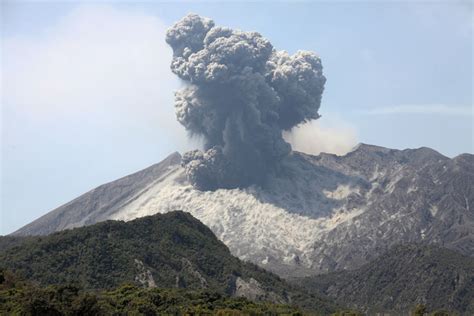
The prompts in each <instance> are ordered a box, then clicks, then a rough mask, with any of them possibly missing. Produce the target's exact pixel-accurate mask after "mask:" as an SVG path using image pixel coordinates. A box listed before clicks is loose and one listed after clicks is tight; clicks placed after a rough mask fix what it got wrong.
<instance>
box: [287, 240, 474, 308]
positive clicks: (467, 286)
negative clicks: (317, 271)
mask: <svg viewBox="0 0 474 316" xmlns="http://www.w3.org/2000/svg"><path fill="white" fill-rule="evenodd" d="M295 282H296V283H297V284H299V285H303V286H305V287H306V288H308V290H311V291H319V292H320V293H321V294H325V295H328V296H329V297H332V298H334V299H335V300H337V301H339V302H344V303H345V304H350V305H352V306H353V307H356V308H360V309H362V310H366V311H370V312H372V313H374V312H382V311H385V312H387V311H394V312H395V313H396V314H399V313H401V312H407V311H409V310H410V309H411V308H412V307H413V306H415V305H416V304H420V303H421V304H426V305H427V306H428V307H429V308H430V309H431V310H433V309H435V310H438V309H445V310H449V311H454V312H458V313H462V314H464V315H473V314H474V259H473V258H471V257H467V256H463V255H461V254H459V253H457V252H455V251H452V250H448V249H445V248H439V247H435V246H423V245H417V244H412V245H401V246H395V247H394V248H393V249H391V250H390V251H388V252H386V253H384V254H383V255H381V256H380V257H378V258H377V259H375V260H374V261H372V262H370V263H368V264H365V265H363V266H362V267H360V268H359V269H356V270H352V271H347V270H346V271H340V272H334V273H330V274H327V275H320V276H312V277H306V278H303V279H297V280H295Z"/></svg>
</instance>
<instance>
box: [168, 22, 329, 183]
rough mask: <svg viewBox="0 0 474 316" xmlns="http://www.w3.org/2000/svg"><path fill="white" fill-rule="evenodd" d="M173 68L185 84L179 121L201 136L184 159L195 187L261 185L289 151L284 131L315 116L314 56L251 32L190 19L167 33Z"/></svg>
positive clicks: (318, 76)
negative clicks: (279, 47) (289, 50)
mask: <svg viewBox="0 0 474 316" xmlns="http://www.w3.org/2000/svg"><path fill="white" fill-rule="evenodd" d="M166 41H167V43H168V44H169V45H170V46H171V47H172V48H173V61H172V63H171V70H172V71H173V73H175V74H176V75H177V76H178V77H179V78H181V79H182V80H184V81H185V82H187V83H188V85H187V87H186V88H184V89H182V90H180V91H178V92H177V93H176V102H175V107H176V115H177V118H178V121H179V122H180V123H181V124H182V125H183V126H184V127H185V128H186V129H187V130H188V131H189V132H190V133H191V134H192V135H200V136H203V137H204V139H205V152H201V151H198V150H196V151H191V152H188V153H186V154H185V155H184V157H183V166H184V167H185V170H186V174H187V176H188V178H189V179H190V181H191V183H192V184H193V185H194V186H195V187H196V188H198V189H200V190H215V189H217V188H236V187H246V186H249V185H251V184H262V183H263V181H264V180H265V177H266V175H268V174H269V173H271V172H272V171H274V170H276V168H278V165H279V163H280V161H281V160H282V159H283V158H284V157H286V156H287V155H288V154H289V153H290V151H291V147H290V145H289V144H288V143H286V142H285V141H284V140H283V138H282V131H283V130H289V129H291V128H292V127H294V126H296V125H298V124H300V123H303V122H306V121H308V120H312V119H317V118H319V114H318V110H319V107H320V104H321V95H322V93H323V90H324V83H325V82H326V78H325V77H324V76H323V73H322V65H321V60H320V58H319V57H318V56H317V55H316V54H314V53H312V52H307V51H298V52H297V53H296V54H294V55H289V54H288V53H287V52H285V51H276V50H275V49H274V48H273V46H272V44H271V43H270V42H269V41H268V40H267V39H265V38H264V37H262V36H261V35H260V34H259V33H256V32H242V31H239V30H232V29H229V28H223V27H217V26H215V25H214V22H213V21H212V20H210V19H208V18H203V17H200V16H198V15H196V14H189V15H188V16H186V17H184V18H183V19H181V20H180V21H179V22H177V23H176V24H175V25H174V26H173V27H171V28H170V29H169V30H168V32H167V34H166Z"/></svg>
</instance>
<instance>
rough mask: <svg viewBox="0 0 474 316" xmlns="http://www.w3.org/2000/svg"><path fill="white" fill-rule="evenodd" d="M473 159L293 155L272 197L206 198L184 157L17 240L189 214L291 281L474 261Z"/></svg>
mask: <svg viewBox="0 0 474 316" xmlns="http://www.w3.org/2000/svg"><path fill="white" fill-rule="evenodd" d="M473 157H474V156H473V155H471V154H463V155H459V156H457V157H455V158H452V159H451V158H448V157H445V156H443V155H441V154H439V153H438V152H436V151H434V150H432V149H429V148H425V147H422V148H419V149H408V150H395V149H389V148H384V147H380V146H373V145H367V144H360V145H359V146H357V148H355V149H354V150H353V151H351V152H349V153H348V154H346V155H344V156H337V155H333V154H324V153H323V154H320V155H318V156H312V155H307V154H303V153H298V152H293V153H292V154H291V155H290V157H288V158H287V159H286V160H285V161H284V162H283V163H282V168H281V169H280V170H279V172H278V173H275V174H272V175H269V177H268V181H267V183H265V184H264V186H262V187H255V186H251V187H249V188H246V189H233V190H223V189H220V190H216V191H213V192H212V191H211V192H209V191H208V192H200V191H197V190H195V189H194V188H192V186H190V184H189V183H188V182H187V179H186V177H185V175H184V172H183V170H182V168H181V166H180V164H179V161H180V159H179V158H180V157H179V154H177V153H175V154H173V155H171V156H170V157H168V158H167V159H165V160H164V161H163V162H162V163H160V164H156V165H154V166H152V167H153V168H154V169H150V170H151V171H150V170H149V169H145V170H142V171H141V172H144V173H146V170H149V171H148V172H149V173H150V174H149V176H148V177H145V179H146V180H143V176H144V175H142V176H141V177H140V176H138V175H139V173H135V174H132V175H130V176H129V177H130V178H122V179H128V180H129V181H125V182H123V180H122V182H119V183H117V182H110V183H108V184H106V185H104V186H105V187H106V188H105V189H104V190H105V191H106V192H108V194H105V195H104V196H102V200H94V198H92V196H91V194H90V192H89V193H86V194H85V195H82V196H81V197H79V198H78V199H76V200H74V201H76V203H77V204H76V207H71V205H68V204H66V205H64V206H62V207H59V208H57V209H56V210H54V211H53V212H55V213H53V214H51V213H49V214H51V215H50V216H51V217H52V219H50V220H49V221H46V222H45V221H44V220H42V221H36V222H32V223H31V224H29V225H27V226H25V227H24V228H21V229H20V230H18V231H16V232H15V233H14V234H13V235H28V234H45V233H50V232H52V231H55V230H60V229H65V228H70V227H75V226H81V225H87V224H91V223H94V222H97V221H100V220H105V219H121V220H131V219H133V218H136V217H141V216H146V215H151V214H155V213H166V212H168V211H171V210H173V209H184V210H186V211H189V212H190V213H191V214H193V216H195V217H197V218H198V219H200V220H201V221H202V222H204V223H205V224H206V225H207V226H208V227H210V228H211V230H212V231H213V232H214V233H215V234H216V235H217V236H218V238H219V239H220V240H222V241H223V242H224V243H225V244H226V245H227V246H228V247H229V248H230V249H231V252H232V253H233V254H234V255H237V256H238V257H239V258H241V259H243V260H249V261H252V262H254V263H256V264H258V265H261V266H262V267H264V268H266V269H270V270H271V271H274V272H277V273H278V274H279V275H281V276H298V275H310V274H318V273H324V272H329V271H333V270H340V269H354V268H357V267H359V266H361V265H363V264H364V263H366V262H368V261H370V260H372V259H374V258H376V257H377V256H378V255H380V254H381V253H383V251H385V250H388V249H389V248H390V247H391V246H393V245H395V244H398V243H402V242H415V241H421V242H424V243H435V244H439V245H441V246H444V247H447V248H451V249H455V250H458V251H460V252H461V253H464V254H467V255H471V256H472V255H474V214H473V213H472V211H471V209H470V206H469V205H474V168H473V164H472V162H473V161H474V158H473ZM152 167H150V168H152ZM153 170H155V172H154V173H153V172H152V171H153ZM140 181H142V182H140ZM145 182H146V183H145ZM136 183H139V184H140V185H137V184H136ZM107 187H110V188H107ZM99 188H100V187H99ZM114 192H119V196H120V198H115V196H114V194H112V193H114ZM120 194H121V195H120ZM77 200H79V201H82V203H83V204H81V203H78V201H77ZM81 205H83V206H84V207H82V208H80V206H81ZM78 208H79V209H78ZM87 212H89V214H85V216H82V217H81V216H79V215H80V214H84V213H87ZM71 214H73V215H71ZM77 214H79V215H77Z"/></svg>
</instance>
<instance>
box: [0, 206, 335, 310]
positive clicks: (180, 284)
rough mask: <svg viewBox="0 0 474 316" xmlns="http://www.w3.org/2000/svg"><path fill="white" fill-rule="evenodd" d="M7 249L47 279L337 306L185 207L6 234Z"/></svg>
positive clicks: (30, 272) (1, 243) (11, 264)
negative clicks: (257, 261)
mask: <svg viewBox="0 0 474 316" xmlns="http://www.w3.org/2000/svg"><path fill="white" fill-rule="evenodd" d="M0 250H1V251H0V268H2V269H7V270H9V271H13V272H14V273H16V274H18V275H19V276H21V277H22V278H24V279H26V280H29V281H35V282H38V283H39V284H40V285H42V286H45V285H68V284H69V285H75V286H78V287H79V288H84V289H89V290H93V289H109V290H110V289H112V288H116V287H118V286H120V285H122V284H125V283H129V284H133V285H135V286H138V287H144V288H182V289H187V290H206V291H209V292H211V293H219V295H221V296H222V295H224V296H232V297H245V298H247V299H249V300H252V301H269V302H273V303H277V304H292V305H298V306H299V307H301V308H304V309H309V310H312V311H315V312H320V313H329V312H333V311H335V310H336V305H335V304H333V303H331V302H330V301H329V300H325V299H322V298H319V297H318V296H314V295H310V294H308V293H306V291H302V290H299V289H298V288H297V287H295V286H292V285H290V284H288V283H286V282H285V281H283V280H282V279H280V278H279V277H278V276H276V275H274V274H272V273H269V272H267V271H265V270H263V269H261V268H259V267H257V266H256V265H254V264H251V263H245V262H242V261H240V260H239V259H238V258H236V257H234V256H232V255H231V253H230V251H229V249H228V248H227V247H226V246H225V245H224V244H223V243H222V242H221V241H219V240H218V239H217V238H216V237H215V235H214V234H213V233H212V231H211V230H210V229H209V228H207V227H206V226H205V225H203V224H202V223H201V222H200V221H199V220H197V219H195V218H194V217H192V216H191V215H190V214H188V213H185V212H182V211H174V212H169V213H167V214H157V215H153V216H147V217H143V218H139V219H135V220H132V221H130V222H122V221H105V222H101V223H97V224H94V225H91V226H86V227H80V228H75V229H71V230H64V231H60V232H57V233H53V234H51V235H48V236H36V237H9V236H8V237H0Z"/></svg>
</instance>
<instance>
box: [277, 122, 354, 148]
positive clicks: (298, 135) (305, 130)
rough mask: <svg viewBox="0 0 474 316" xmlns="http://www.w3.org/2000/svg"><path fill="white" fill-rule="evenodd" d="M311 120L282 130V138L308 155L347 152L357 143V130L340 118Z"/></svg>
mask: <svg viewBox="0 0 474 316" xmlns="http://www.w3.org/2000/svg"><path fill="white" fill-rule="evenodd" d="M326 119H327V118H326V117H325V120H324V121H325V122H326V124H325V123H322V122H321V121H320V120H313V121H310V122H307V123H305V124H302V125H299V126H297V127H294V128H293V129H291V131H284V132H283V138H284V139H285V141H287V142H288V143H290V144H291V147H292V148H293V150H295V151H300V152H303V153H306V154H310V155H319V154H320V153H329V154H336V155H339V156H342V155H345V154H347V153H348V152H349V151H351V150H352V149H353V148H354V146H356V145H357V143H358V141H357V132H356V130H355V128H353V127H352V126H350V125H349V124H347V123H345V122H341V121H340V120H335V121H334V122H331V121H330V122H329V123H327V120H326Z"/></svg>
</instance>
